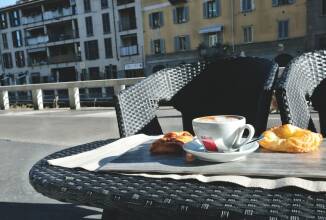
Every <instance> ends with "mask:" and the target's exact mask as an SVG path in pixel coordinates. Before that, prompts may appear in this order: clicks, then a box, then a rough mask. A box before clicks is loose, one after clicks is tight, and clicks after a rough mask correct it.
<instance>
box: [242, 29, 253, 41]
mask: <svg viewBox="0 0 326 220" xmlns="http://www.w3.org/2000/svg"><path fill="white" fill-rule="evenodd" d="M252 30H253V29H252V26H248V27H244V28H243V41H244V42H245V43H251V42H252V41H253V31H252Z"/></svg>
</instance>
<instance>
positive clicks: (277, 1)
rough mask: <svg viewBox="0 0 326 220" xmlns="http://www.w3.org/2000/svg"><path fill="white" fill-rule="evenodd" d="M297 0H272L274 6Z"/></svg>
mask: <svg viewBox="0 0 326 220" xmlns="http://www.w3.org/2000/svg"><path fill="white" fill-rule="evenodd" d="M294 3H295V0H272V5H273V7H277V6H281V5H290V4H294Z"/></svg>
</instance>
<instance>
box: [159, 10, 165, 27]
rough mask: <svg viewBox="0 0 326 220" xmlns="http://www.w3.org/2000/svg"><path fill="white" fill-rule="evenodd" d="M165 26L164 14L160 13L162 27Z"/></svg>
mask: <svg viewBox="0 0 326 220" xmlns="http://www.w3.org/2000/svg"><path fill="white" fill-rule="evenodd" d="M163 25H164V17H163V12H160V26H161V27H162V26H163Z"/></svg>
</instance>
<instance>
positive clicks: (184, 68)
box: [116, 63, 206, 137]
mask: <svg viewBox="0 0 326 220" xmlns="http://www.w3.org/2000/svg"><path fill="white" fill-rule="evenodd" d="M205 66H206V64H205V63H196V64H185V65H181V66H179V67H176V68H168V69H163V70H161V71H159V72H157V73H155V74H153V75H151V76H149V77H147V78H146V79H144V80H142V81H141V82H139V83H137V84H136V85H134V86H131V87H129V88H127V89H126V90H123V91H121V93H120V94H119V95H118V96H117V97H116V109H117V115H118V124H119V129H120V134H121V136H122V137H125V136H130V135H133V134H135V133H137V132H138V131H139V130H141V129H142V128H143V127H145V126H146V125H147V124H148V123H150V122H151V121H152V120H153V119H154V118H155V117H156V110H157V109H158V107H159V106H158V104H159V102H160V101H162V100H166V101H168V100H170V99H171V97H172V96H173V95H174V94H175V93H176V92H178V91H179V90H180V89H181V88H182V87H183V86H184V85H186V84H187V83H188V82H189V81H191V80H192V79H193V78H194V77H195V76H196V75H198V74H200V72H201V71H202V70H203V69H204V68H205Z"/></svg>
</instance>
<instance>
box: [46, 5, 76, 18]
mask: <svg viewBox="0 0 326 220" xmlns="http://www.w3.org/2000/svg"><path fill="white" fill-rule="evenodd" d="M69 15H73V10H72V8H70V7H69V8H62V9H57V10H55V11H46V12H44V13H43V18H44V20H50V19H55V18H60V17H64V16H69Z"/></svg>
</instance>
